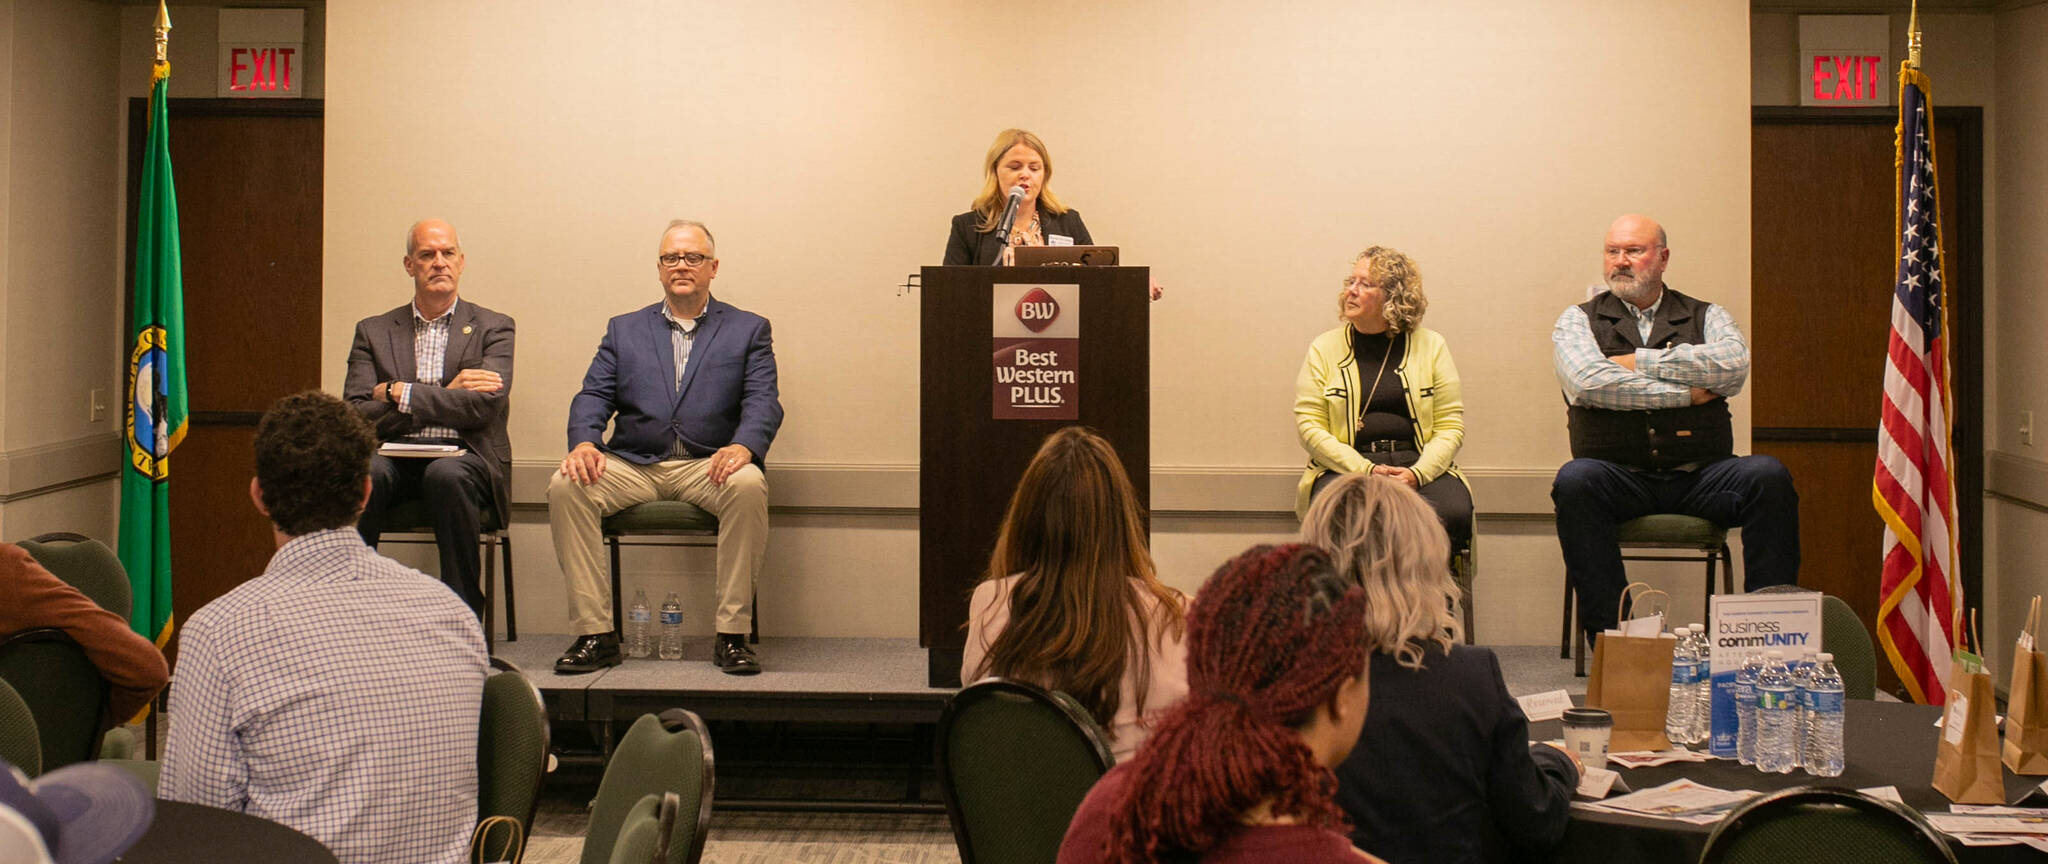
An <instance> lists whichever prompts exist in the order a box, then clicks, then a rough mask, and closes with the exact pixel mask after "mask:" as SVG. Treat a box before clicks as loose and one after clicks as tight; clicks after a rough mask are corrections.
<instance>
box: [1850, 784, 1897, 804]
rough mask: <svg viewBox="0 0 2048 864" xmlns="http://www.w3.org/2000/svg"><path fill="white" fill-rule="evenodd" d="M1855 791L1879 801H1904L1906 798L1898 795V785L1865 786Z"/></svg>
mask: <svg viewBox="0 0 2048 864" xmlns="http://www.w3.org/2000/svg"><path fill="white" fill-rule="evenodd" d="M1856 791H1858V792H1861V793H1863V794H1865V795H1868V796H1870V797H1872V798H1876V799H1877V800H1879V801H1890V802H1892V803H1893V804H1904V803H1906V799H1904V798H1900V797H1899V787H1897V786H1866V787H1864V788H1862V789H1858V790H1856Z"/></svg>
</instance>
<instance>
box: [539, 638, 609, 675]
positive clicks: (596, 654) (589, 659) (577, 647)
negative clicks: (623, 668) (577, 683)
mask: <svg viewBox="0 0 2048 864" xmlns="http://www.w3.org/2000/svg"><path fill="white" fill-rule="evenodd" d="M624 661H625V658H624V657H623V656H621V655H620V653H619V636H618V634H616V633H592V634H590V635H588V636H578V637H576V644H574V645H570V646H569V650H567V651H564V652H562V656H561V657H558V658H556V659H555V674H556V675H581V674H583V673H585V672H596V671H597V670H599V669H603V668H604V667H606V666H617V665H619V664H620V663H622V662H624Z"/></svg>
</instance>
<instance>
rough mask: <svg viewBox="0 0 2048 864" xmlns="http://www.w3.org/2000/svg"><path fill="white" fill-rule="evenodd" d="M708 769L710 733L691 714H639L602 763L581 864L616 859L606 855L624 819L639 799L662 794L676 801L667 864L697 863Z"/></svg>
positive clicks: (707, 808)
mask: <svg viewBox="0 0 2048 864" xmlns="http://www.w3.org/2000/svg"><path fill="white" fill-rule="evenodd" d="M712 769H713V759H712V755H711V733H710V731H709V730H708V729H706V728H705V727H704V721H703V720H702V719H700V718H699V717H698V716H697V715H696V714H694V713H691V712H689V711H685V710H683V709H681V708H671V709H669V710H667V711H663V712H661V717H660V718H656V717H655V716H654V715H653V714H643V715H641V716H640V719H638V720H635V721H633V727H632V728H631V729H628V730H626V736H625V737H624V738H622V739H620V740H619V745H618V746H617V747H615V748H613V749H612V755H611V761H610V762H608V763H606V764H605V768H604V779H603V780H601V781H599V783H598V787H597V800H596V801H594V802H592V805H591V811H590V831H589V833H588V834H587V835H585V836H584V838H583V857H582V859H581V861H582V864H610V862H612V861H617V860H620V859H618V858H616V857H614V855H613V854H612V853H613V847H614V846H615V845H616V844H617V842H618V840H619V837H620V832H621V829H622V828H624V827H626V822H627V818H626V817H627V816H628V815H629V814H631V813H632V811H633V809H634V807H635V806H636V805H638V804H639V803H640V802H641V800H642V799H644V798H646V797H648V796H650V795H659V794H661V793H663V792H673V793H675V794H676V797H677V798H678V799H679V800H680V802H681V809H680V812H679V813H678V814H677V816H676V818H675V823H674V827H672V828H671V829H670V831H669V847H668V849H669V851H668V858H667V864H689V862H695V861H697V860H698V859H699V858H701V857H702V856H703V855H704V838H705V837H706V836H707V835H708V834H709V833H710V831H711V798H712V790H713V785H714V784H713V781H714V779H715V775H714V773H713V770H712ZM641 860H646V859H641Z"/></svg>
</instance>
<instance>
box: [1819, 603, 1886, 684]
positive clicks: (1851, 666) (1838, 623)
mask: <svg viewBox="0 0 2048 864" xmlns="http://www.w3.org/2000/svg"><path fill="white" fill-rule="evenodd" d="M1820 644H1821V650H1824V651H1827V652H1828V653H1830V654H1833V655H1835V668H1836V669H1840V670H1842V695H1844V696H1847V697H1848V698H1850V699H1876V698H1877V649H1876V648H1874V647H1872V646H1871V644H1870V631H1869V630H1865V629H1863V619H1862V618H1858V617H1856V610H1854V609H1851V608H1849V604H1848V603H1847V602H1846V601H1844V600H1843V599H1842V598H1840V597H1836V596H1833V595H1826V596H1823V597H1822V598H1821V601H1820Z"/></svg>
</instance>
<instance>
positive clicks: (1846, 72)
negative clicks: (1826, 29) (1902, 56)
mask: <svg viewBox="0 0 2048 864" xmlns="http://www.w3.org/2000/svg"><path fill="white" fill-rule="evenodd" d="M1883 75H1884V59H1883V58H1881V57H1877V56H1875V55H1865V56H1855V55H1851V56H1847V57H1838V56H1830V55H1826V54H1816V55H1814V58H1813V98H1814V99H1815V100H1817V101H1821V102H1867V101H1872V100H1879V99H1883V98H1884V97H1885V95H1886V94H1885V92H1884V91H1883V90H1882V89H1880V88H1881V87H1882V86H1883V84H1884V79H1883V77H1882V76H1883Z"/></svg>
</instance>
